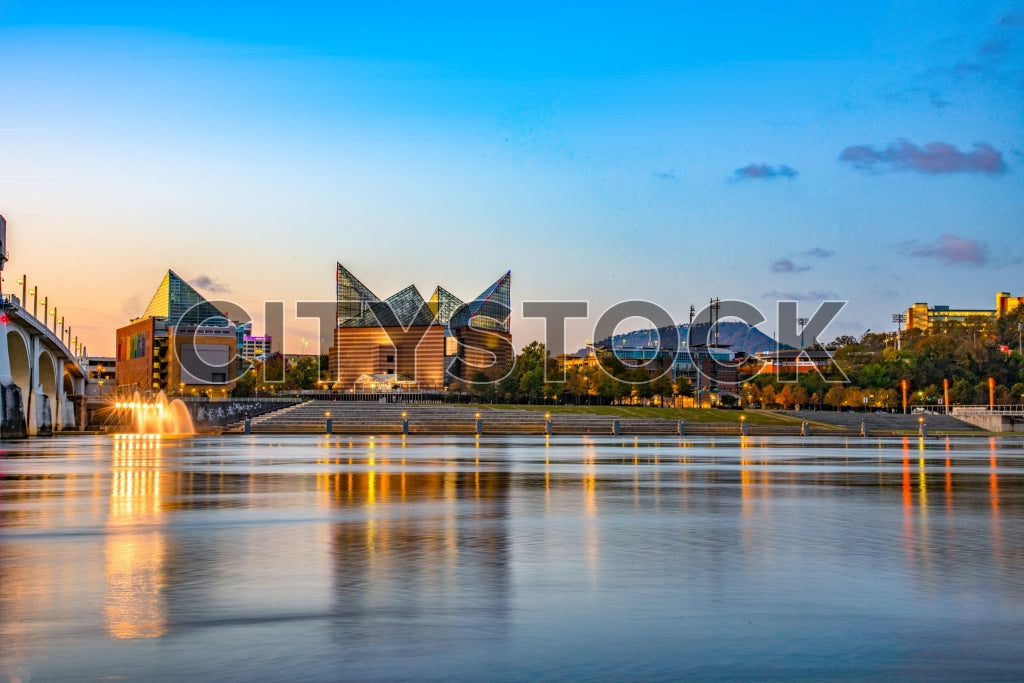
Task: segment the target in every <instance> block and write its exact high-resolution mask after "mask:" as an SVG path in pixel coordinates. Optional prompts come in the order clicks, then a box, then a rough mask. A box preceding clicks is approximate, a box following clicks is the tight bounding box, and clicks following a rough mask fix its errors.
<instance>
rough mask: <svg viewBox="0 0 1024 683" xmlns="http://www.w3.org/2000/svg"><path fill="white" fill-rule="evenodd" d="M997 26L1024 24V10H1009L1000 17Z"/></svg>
mask: <svg viewBox="0 0 1024 683" xmlns="http://www.w3.org/2000/svg"><path fill="white" fill-rule="evenodd" d="M996 26H1024V12H1007V13H1006V14H1004V15H1003V16H1001V17H999V21H997V22H996Z"/></svg>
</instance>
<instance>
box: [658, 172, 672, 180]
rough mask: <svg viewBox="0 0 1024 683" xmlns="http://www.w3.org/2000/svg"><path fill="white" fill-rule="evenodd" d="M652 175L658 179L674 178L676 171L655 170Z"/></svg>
mask: <svg viewBox="0 0 1024 683" xmlns="http://www.w3.org/2000/svg"><path fill="white" fill-rule="evenodd" d="M654 177H655V178H657V179H658V180H675V179H676V173H675V171H655V172H654Z"/></svg>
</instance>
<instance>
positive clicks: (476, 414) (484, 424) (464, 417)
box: [228, 401, 859, 436]
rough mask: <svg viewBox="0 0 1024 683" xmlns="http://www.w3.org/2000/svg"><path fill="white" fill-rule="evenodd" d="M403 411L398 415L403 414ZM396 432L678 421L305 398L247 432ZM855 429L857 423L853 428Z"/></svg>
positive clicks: (665, 431)
mask: <svg viewBox="0 0 1024 683" xmlns="http://www.w3.org/2000/svg"><path fill="white" fill-rule="evenodd" d="M403 414H404V416H403ZM328 421H330V431H331V433H334V434H401V433H402V432H403V423H407V426H408V433H409V434H475V433H476V430H477V424H478V421H479V426H480V429H481V433H483V434H499V435H500V434H545V433H547V429H548V423H549V422H550V430H551V431H550V433H551V434H553V435H559V434H577V435H578V434H600V435H604V434H614V433H615V430H616V426H617V428H618V434H620V435H623V436H625V435H630V436H632V435H638V436H639V435H651V436H655V435H676V434H678V430H679V427H680V425H679V422H678V421H677V420H675V419H671V418H659V417H650V418H638V417H613V416H609V415H590V414H576V413H571V414H570V413H551V415H550V417H545V413H543V412H538V411H535V410H516V409H512V410H491V409H477V408H474V407H467V406H458V405H402V404H391V403H358V402H337V401H307V402H305V403H301V404H298V405H294V406H289V407H287V408H283V409H281V410H277V411H275V412H272V413H268V414H266V415H261V416H259V417H255V418H252V419H251V420H250V425H249V429H250V431H251V433H253V434H324V433H326V432H327V431H328V429H327V427H328ZM682 428H683V433H684V434H686V435H701V434H709V435H710V434H739V433H740V431H741V430H742V429H744V426H742V425H740V424H736V423H721V422H718V423H716V422H693V421H689V422H684V423H683V425H682ZM745 428H746V430H747V433H748V434H750V435H799V434H800V433H801V425H800V423H799V422H794V423H793V424H792V425H754V424H749V423H746V424H745ZM858 428H859V427H858ZM808 429H809V432H810V433H811V434H818V435H826V434H827V435H829V436H855V435H857V434H858V433H859V431H858V429H843V428H832V429H826V428H824V427H821V426H809V427H808ZM244 430H245V427H244V423H236V424H235V425H233V426H232V427H231V428H230V429H229V430H228V431H231V432H244Z"/></svg>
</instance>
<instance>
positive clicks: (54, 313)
mask: <svg viewBox="0 0 1024 683" xmlns="http://www.w3.org/2000/svg"><path fill="white" fill-rule="evenodd" d="M50 315H52V316H53V333H54V334H57V307H56V306H54V307H53V310H52V311H50Z"/></svg>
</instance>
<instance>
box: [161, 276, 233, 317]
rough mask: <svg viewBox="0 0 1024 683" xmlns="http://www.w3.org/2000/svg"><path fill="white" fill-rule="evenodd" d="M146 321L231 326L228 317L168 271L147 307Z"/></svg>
mask: <svg viewBox="0 0 1024 683" xmlns="http://www.w3.org/2000/svg"><path fill="white" fill-rule="evenodd" d="M142 317H143V318H166V319H167V324H168V325H169V326H175V327H176V326H178V325H209V326H213V327H221V326H226V325H228V320H227V318H226V317H225V316H224V314H223V313H222V312H221V311H219V310H217V308H216V306H214V305H213V304H211V303H210V302H209V301H207V300H206V299H204V298H203V296H202V295H201V294H199V292H197V291H196V290H194V289H193V288H192V286H191V285H190V284H188V283H187V282H185V281H184V280H183V279H181V276H179V275H178V274H177V273H175V272H174V271H173V270H168V271H167V274H166V275H164V279H163V281H162V282H161V283H160V286H159V287H157V289H156V293H155V294H154V295H153V298H152V299H151V300H150V302H149V306H147V307H146V311H145V313H143V314H142Z"/></svg>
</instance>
